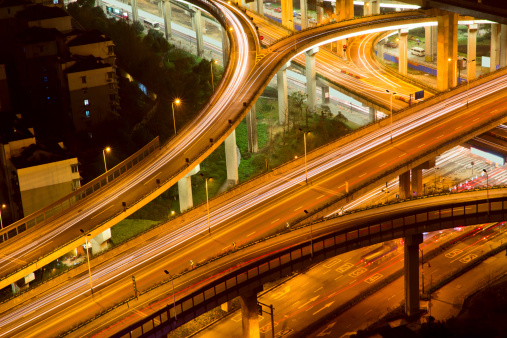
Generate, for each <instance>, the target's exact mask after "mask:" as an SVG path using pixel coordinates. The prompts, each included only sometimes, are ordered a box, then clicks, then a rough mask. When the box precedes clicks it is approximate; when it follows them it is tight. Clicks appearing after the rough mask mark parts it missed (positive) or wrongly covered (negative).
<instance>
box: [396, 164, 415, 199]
mask: <svg viewBox="0 0 507 338" xmlns="http://www.w3.org/2000/svg"><path fill="white" fill-rule="evenodd" d="M398 182H399V195H400V199H402V200H404V199H407V198H410V196H412V194H411V191H410V171H407V172H404V173H403V174H401V175H400V176H398Z"/></svg>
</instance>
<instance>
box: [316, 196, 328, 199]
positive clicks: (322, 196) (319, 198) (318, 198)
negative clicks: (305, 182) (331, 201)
mask: <svg viewBox="0 0 507 338" xmlns="http://www.w3.org/2000/svg"><path fill="white" fill-rule="evenodd" d="M324 196H326V195H320V196H319V197H317V198H316V199H318V200H319V199H321V198H322V197H324Z"/></svg>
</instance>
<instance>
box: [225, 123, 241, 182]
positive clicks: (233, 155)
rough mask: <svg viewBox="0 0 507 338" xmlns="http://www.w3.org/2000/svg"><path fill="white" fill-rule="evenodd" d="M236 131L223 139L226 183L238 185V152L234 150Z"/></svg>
mask: <svg viewBox="0 0 507 338" xmlns="http://www.w3.org/2000/svg"><path fill="white" fill-rule="evenodd" d="M236 147H237V146H236V130H234V131H233V132H232V133H231V134H230V135H229V136H228V137H227V138H226V139H225V162H226V165H227V181H228V182H229V183H230V184H238V182H239V176H238V152H237V150H236Z"/></svg>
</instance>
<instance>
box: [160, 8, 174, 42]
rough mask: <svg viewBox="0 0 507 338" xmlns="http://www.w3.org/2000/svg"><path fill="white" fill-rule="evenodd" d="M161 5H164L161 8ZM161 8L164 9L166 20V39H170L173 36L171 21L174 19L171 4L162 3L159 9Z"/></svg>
mask: <svg viewBox="0 0 507 338" xmlns="http://www.w3.org/2000/svg"><path fill="white" fill-rule="evenodd" d="M160 4H162V5H161V6H160ZM160 7H162V16H163V18H164V33H165V38H166V39H169V38H170V37H171V34H172V30H171V19H172V13H171V2H170V1H169V0H165V1H160V2H159V8H160Z"/></svg>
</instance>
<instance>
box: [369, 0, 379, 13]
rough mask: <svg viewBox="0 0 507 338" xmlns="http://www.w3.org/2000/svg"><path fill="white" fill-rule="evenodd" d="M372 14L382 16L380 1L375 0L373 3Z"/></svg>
mask: <svg viewBox="0 0 507 338" xmlns="http://www.w3.org/2000/svg"><path fill="white" fill-rule="evenodd" d="M371 14H372V15H377V14H380V0H373V1H372V2H371Z"/></svg>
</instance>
